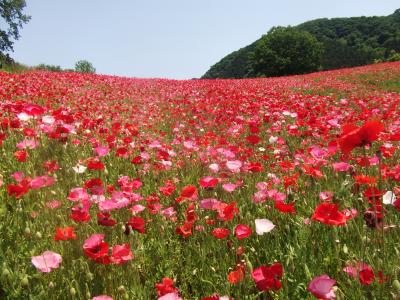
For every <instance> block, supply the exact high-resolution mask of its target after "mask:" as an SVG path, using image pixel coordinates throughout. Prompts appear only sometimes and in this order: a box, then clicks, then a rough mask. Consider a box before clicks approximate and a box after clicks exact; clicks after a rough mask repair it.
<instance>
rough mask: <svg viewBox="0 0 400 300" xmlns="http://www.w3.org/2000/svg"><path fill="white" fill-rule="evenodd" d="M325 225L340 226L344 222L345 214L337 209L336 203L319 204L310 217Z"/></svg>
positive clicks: (345, 219)
mask: <svg viewBox="0 0 400 300" xmlns="http://www.w3.org/2000/svg"><path fill="white" fill-rule="evenodd" d="M311 219H312V220H314V221H318V222H321V223H324V224H327V225H335V226H340V225H344V224H346V221H347V218H346V216H345V215H344V214H343V213H342V212H340V211H339V209H338V205H337V204H334V203H329V202H323V203H321V204H319V205H318V206H317V207H316V209H315V212H314V214H313V216H312V218H311Z"/></svg>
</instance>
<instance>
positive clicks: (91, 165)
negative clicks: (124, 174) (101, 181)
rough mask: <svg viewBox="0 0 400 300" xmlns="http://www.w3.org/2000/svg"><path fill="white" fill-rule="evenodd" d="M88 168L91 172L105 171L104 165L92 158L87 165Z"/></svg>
mask: <svg viewBox="0 0 400 300" xmlns="http://www.w3.org/2000/svg"><path fill="white" fill-rule="evenodd" d="M87 168H88V169H89V170H104V165H103V163H102V162H101V161H100V160H98V159H97V158H91V159H89V161H88V163H87Z"/></svg>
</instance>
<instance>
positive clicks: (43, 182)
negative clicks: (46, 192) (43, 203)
mask: <svg viewBox="0 0 400 300" xmlns="http://www.w3.org/2000/svg"><path fill="white" fill-rule="evenodd" d="M54 182H55V179H54V177H51V176H46V175H45V176H39V177H36V178H33V179H32V180H31V182H30V183H29V186H30V188H31V189H33V190H37V189H40V188H42V187H48V186H51V185H53V184H54Z"/></svg>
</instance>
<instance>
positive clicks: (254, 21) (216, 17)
mask: <svg viewBox="0 0 400 300" xmlns="http://www.w3.org/2000/svg"><path fill="white" fill-rule="evenodd" d="M397 8H400V1H399V0H382V1H377V0H336V1H324V0H302V1H300V0H299V1H296V0H290V1H289V0H277V1H272V0H247V1H246V0H198V1H195V0H141V1H138V0H114V1H109V0H27V8H26V10H25V11H26V13H27V14H29V15H31V16H32V19H31V21H30V22H29V23H28V24H26V25H25V26H24V28H23V30H22V31H21V38H20V40H19V41H17V42H16V43H15V45H14V49H15V52H14V53H13V54H12V56H13V57H14V58H15V59H16V60H17V61H20V62H22V63H25V64H28V65H36V64H39V63H46V64H54V65H60V66H61V67H63V68H73V67H74V64H75V62H76V61H78V60H80V59H86V60H89V61H90V62H91V63H92V64H93V65H94V66H95V68H96V69H97V73H101V74H112V75H123V76H131V77H162V78H175V79H185V78H192V77H200V76H201V75H203V74H204V73H205V72H206V71H207V70H208V69H209V67H210V66H211V65H213V64H215V63H216V62H218V61H219V60H220V59H221V58H222V57H224V56H225V55H227V54H229V53H230V52H232V51H234V50H237V49H239V48H241V47H244V46H246V45H248V44H250V43H252V42H253V41H255V40H256V39H258V38H259V37H260V36H261V35H262V34H265V33H266V32H267V31H268V30H269V29H270V28H271V27H272V26H277V25H282V26H286V25H297V24H299V23H302V22H305V21H308V20H311V19H315V18H324V17H326V18H332V17H349V16H382V15H388V14H391V13H393V12H394V11H395V10H396V9H397Z"/></svg>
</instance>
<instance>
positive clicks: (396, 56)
mask: <svg viewBox="0 0 400 300" xmlns="http://www.w3.org/2000/svg"><path fill="white" fill-rule="evenodd" d="M387 61H400V52H395V51H393V52H391V54H390V56H389V58H388V59H387Z"/></svg>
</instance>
